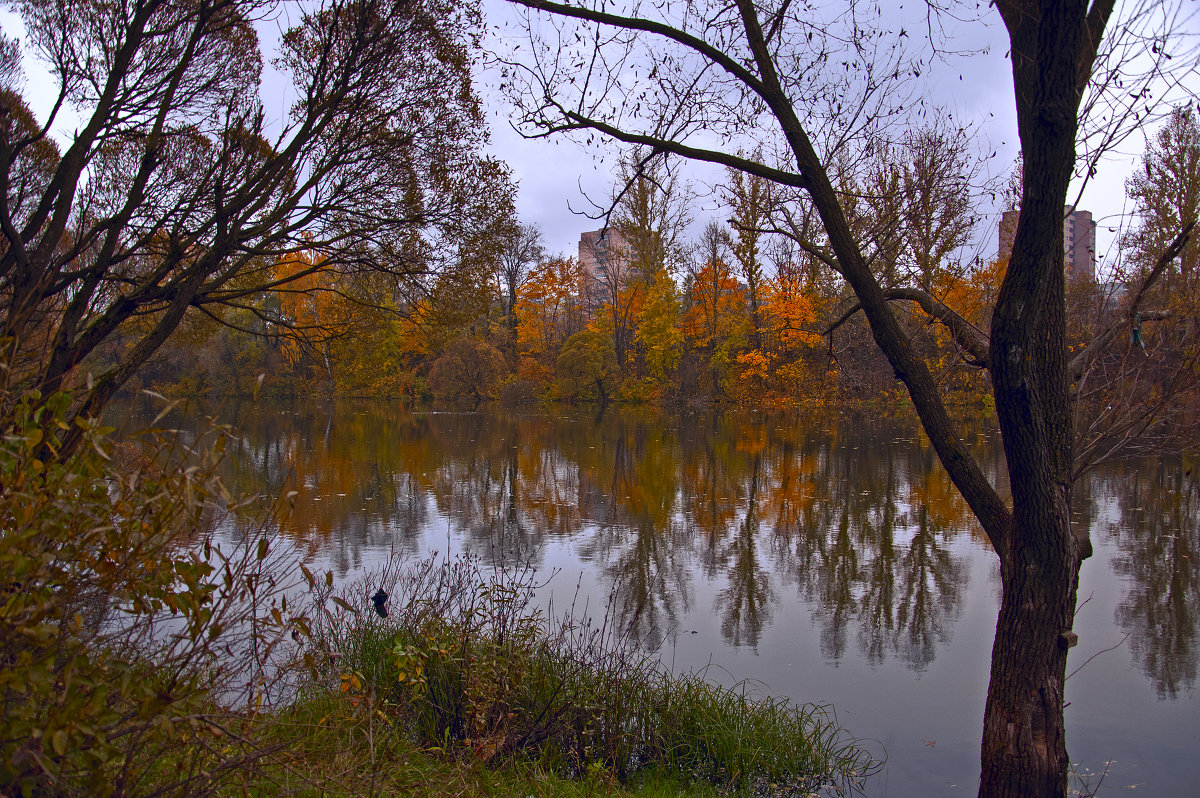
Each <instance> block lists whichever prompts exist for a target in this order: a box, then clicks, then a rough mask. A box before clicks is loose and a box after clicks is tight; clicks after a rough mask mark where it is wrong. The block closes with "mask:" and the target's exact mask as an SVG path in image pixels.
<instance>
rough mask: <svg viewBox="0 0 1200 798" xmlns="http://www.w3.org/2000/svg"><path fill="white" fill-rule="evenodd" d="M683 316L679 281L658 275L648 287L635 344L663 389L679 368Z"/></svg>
mask: <svg viewBox="0 0 1200 798" xmlns="http://www.w3.org/2000/svg"><path fill="white" fill-rule="evenodd" d="M681 315H682V306H681V303H680V301H679V290H678V289H677V288H676V286H675V280H673V279H672V278H671V276H670V275H668V274H666V273H665V272H664V273H661V274H659V275H657V276H656V277H655V278H654V280H653V281H652V282H651V283H650V284H649V285H648V286H647V287H646V305H645V307H644V308H643V309H642V317H641V320H640V321H639V323H638V328H637V333H636V334H635V335H634V340H635V341H636V343H637V344H638V346H640V347H641V350H642V357H643V358H644V359H645V362H646V370H647V372H649V376H650V378H651V379H652V380H654V381H655V382H657V383H658V384H660V385H663V384H665V383H666V382H667V381H668V380H669V379H670V378H671V377H672V376H673V375H674V373H675V369H676V368H677V367H678V366H679V360H680V356H681V355H682V346H683V331H682V329H681V318H680V317H681Z"/></svg>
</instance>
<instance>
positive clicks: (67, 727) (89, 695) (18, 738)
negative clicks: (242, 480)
mask: <svg viewBox="0 0 1200 798" xmlns="http://www.w3.org/2000/svg"><path fill="white" fill-rule="evenodd" d="M4 398H6V397H2V396H0V399H4ZM0 406H7V407H8V412H7V413H5V415H4V416H3V419H2V421H3V424H2V429H3V434H2V435H0V535H2V540H0V543H2V545H0V573H3V574H4V577H3V581H2V582H0V729H2V730H3V731H2V732H0V783H2V784H5V785H8V787H9V789H12V790H13V791H14V792H19V793H22V794H26V795H28V794H50V793H53V794H56V795H123V794H131V793H135V794H137V793H143V792H147V791H148V790H147V788H146V784H147V783H154V784H155V785H156V789H161V790H162V791H163V792H168V793H169V792H176V793H181V794H182V793H186V794H203V793H204V792H205V791H206V790H207V789H208V788H209V786H210V785H211V783H212V780H213V779H214V778H215V774H217V773H219V772H220V771H221V770H222V768H223V767H225V766H227V765H228V760H227V759H226V755H229V756H232V757H234V758H236V757H239V756H241V755H242V754H244V751H242V750H240V749H241V746H240V745H238V746H233V747H230V746H228V745H224V746H217V745H215V744H214V740H216V738H217V737H219V736H221V732H220V731H219V729H218V725H219V723H220V720H219V718H220V717H221V715H222V714H223V713H219V712H216V711H215V710H214V707H213V703H212V698H211V696H212V695H213V694H214V691H222V694H223V696H225V697H226V698H228V697H230V696H232V695H235V694H234V693H232V692H227V688H228V687H229V685H228V683H227V682H226V681H224V677H226V676H229V675H231V673H232V672H231V670H230V668H232V667H235V665H237V666H238V670H239V673H240V674H241V675H242V676H245V675H247V674H248V673H249V671H248V670H247V669H245V668H241V667H240V664H239V663H234V662H231V658H230V657H229V656H228V655H227V654H220V655H219V651H220V650H222V649H224V650H226V651H228V650H232V648H231V647H232V646H236V647H237V648H238V650H240V651H242V652H244V653H243V656H241V657H238V658H234V659H236V660H240V661H241V662H245V661H246V660H247V659H254V660H255V661H256V662H258V663H262V662H264V661H265V660H264V657H266V656H268V655H269V652H268V651H267V650H266V649H264V648H259V647H258V643H259V642H261V641H262V640H264V639H265V638H262V637H261V636H260V635H261V634H271V635H276V636H277V633H278V632H279V631H280V630H282V628H283V627H284V626H285V621H284V620H283V615H282V614H281V613H280V610H279V609H278V608H277V607H275V606H274V605H272V603H271V601H270V597H269V596H268V593H269V592H270V591H269V590H267V588H265V587H263V586H262V585H263V582H264V581H265V580H264V579H263V569H264V568H265V567H267V565H268V561H269V559H270V558H269V557H268V552H269V544H268V542H267V539H266V538H265V537H263V538H261V539H260V538H258V537H255V538H254V539H253V540H252V542H251V544H250V545H249V546H248V548H247V550H246V552H245V556H244V557H242V558H240V559H239V558H230V557H228V556H226V555H224V554H223V553H222V552H220V551H219V550H218V549H216V548H214V547H212V546H210V545H208V544H207V543H205V544H203V545H201V543H200V542H199V541H197V540H196V539H195V534H196V531H197V530H200V529H202V528H203V527H204V522H205V518H206V517H207V516H208V514H209V513H210V512H211V511H212V510H213V509H214V508H215V507H216V506H218V505H220V506H227V505H228V504H229V502H228V499H227V497H226V496H225V495H224V493H223V490H222V488H221V484H220V482H219V481H218V480H217V479H216V478H215V477H214V476H212V474H213V470H212V466H213V463H214V459H213V458H214V457H215V456H216V455H217V454H219V452H220V447H221V438H220V436H208V437H207V438H202V439H201V440H200V441H199V442H198V443H196V444H194V445H192V446H191V447H186V448H183V447H180V446H178V445H177V444H176V441H175V439H167V438H160V439H158V440H156V441H155V440H151V441H149V442H148V443H149V444H150V446H151V448H149V449H146V450H145V451H144V453H143V454H142V455H141V456H140V457H139V458H137V459H136V461H135V462H133V463H126V464H120V463H118V462H116V458H115V456H114V452H118V451H120V452H122V453H125V454H127V453H128V452H129V450H130V447H129V446H122V447H118V446H117V445H116V444H115V443H114V441H112V440H111V439H110V438H109V437H108V430H107V429H105V428H103V427H101V426H100V425H99V424H98V423H96V422H94V421H85V420H83V419H81V418H79V417H78V416H76V417H74V418H73V420H72V421H71V422H69V423H71V424H74V425H75V426H76V427H77V428H79V429H80V430H81V433H82V435H83V440H84V443H85V445H84V446H83V447H80V448H79V449H78V450H77V451H76V452H75V453H74V454H71V455H69V456H66V457H61V456H59V455H60V453H59V452H57V451H55V436H56V433H57V432H60V431H62V430H63V428H65V427H66V426H68V421H67V420H66V419H68V418H71V416H70V411H71V407H72V402H71V397H70V396H69V395H67V394H57V395H53V396H49V397H45V398H43V397H41V396H39V395H37V394H34V393H30V394H26V395H22V396H20V397H17V398H15V400H13V401H12V402H11V403H8V402H0ZM172 464H173V465H172ZM256 599H257V601H255V600H256ZM255 606H256V607H257V608H258V610H260V611H262V612H265V613H267V615H268V617H266V618H258V617H256V616H255V615H254V610H253V607H255ZM285 609H286V606H285ZM255 624H256V625H255ZM252 651H253V652H256V653H257V654H258V656H256V657H253V658H252V657H250V656H249V655H250V653H251V652H252ZM255 683H256V684H258V683H259V682H258V681H256V682H255ZM235 749H236V750H235ZM168 750H170V751H175V752H177V753H176V756H177V760H178V761H179V762H180V765H181V767H180V769H179V770H178V771H172V772H170V773H162V772H161V771H160V769H159V768H158V765H157V758H158V757H159V756H160V755H162V753H163V752H164V751H168ZM222 750H224V752H225V753H224V754H222V753H218V752H220V751H222Z"/></svg>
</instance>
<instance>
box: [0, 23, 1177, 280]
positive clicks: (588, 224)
mask: <svg viewBox="0 0 1200 798" xmlns="http://www.w3.org/2000/svg"><path fill="white" fill-rule="evenodd" d="M1128 1H1129V2H1144V1H1145V0H1128ZM1151 1H1153V0H1151ZM1197 5H1198V4H1197V3H1196V2H1195V0H1187V2H1185V7H1188V8H1189V11H1188V13H1191V14H1192V15H1193V16H1192V18H1191V19H1190V20H1189V21H1188V23H1187V27H1188V29H1189V30H1191V31H1193V32H1196V33H1200V24H1198V23H1197V19H1196V6H1197ZM893 6H894V8H893V10H890V11H888V12H887V13H888V14H895V15H896V18H897V20H898V21H897V26H901V25H905V24H907V25H908V26H909V28H910V30H912V31H913V32H914V33H915V34H916V35H918V36H919V35H921V34H920V31H921V29H923V27H924V25H923V23H922V22H917V23H916V24H913V20H911V19H910V20H908V22H905V21H903V17H904V15H906V14H911V13H914V12H913V11H912V8H914V7H915V8H917V9H918V10H920V9H923V8H924V5H923V4H921V3H910V4H909V6H910V9H909V10H908V11H901V10H899V9H902V8H903V4H893ZM484 8H485V12H486V15H487V21H488V23H489V31H490V32H491V33H490V35H489V41H490V42H491V43H495V42H496V38H495V37H496V36H504V35H506V32H507V33H511V32H512V31H513V27H512V25H513V20H515V19H516V16H515V11H514V9H513V8H512V7H511V6H510V5H509V4H508V3H506V2H504V0H485V1H484ZM918 13H920V15H921V19H922V20H923V18H924V16H923V14H924V12H923V11H918ZM985 13H986V16H985V18H984V21H983V22H982V23H981V22H978V21H973V22H969V23H961V24H960V25H959V29H958V30H950V31H947V33H948V34H949V35H951V36H952V37H953V40H954V41H956V42H959V43H960V46H961V47H963V48H964V49H970V50H972V51H976V52H977V54H975V55H973V56H972V57H970V58H969V59H957V60H952V61H951V62H950V63H946V64H942V65H941V66H940V67H939V69H938V71H935V72H933V73H932V74H933V79H932V82H931V83H930V84H929V92H930V94H931V96H932V99H933V101H934V102H935V103H937V104H939V105H942V106H944V107H946V108H948V109H950V110H951V112H952V113H953V114H954V115H955V117H956V118H957V119H958V120H959V121H960V122H972V123H975V124H976V125H977V126H978V130H979V135H980V137H981V138H980V145H981V146H980V149H981V150H985V151H989V152H988V154H989V155H990V154H991V152H994V153H995V156H994V157H992V158H990V160H989V161H988V164H989V168H990V169H991V170H992V171H993V172H994V173H996V174H1002V173H1006V172H1007V171H1008V170H1009V168H1010V167H1011V165H1012V163H1013V161H1014V159H1015V158H1016V155H1017V151H1018V146H1017V135H1016V121H1015V114H1014V103H1013V96H1012V91H1013V90H1012V81H1011V67H1010V64H1009V61H1008V58H1007V38H1006V34H1005V31H1004V28H1003V25H1002V24H1001V22H1000V19H999V16H998V14H997V13H996V12H995V11H994V9H991V8H990V7H989V8H987V9H986V11H985ZM0 26H2V27H3V29H4V31H5V32H6V33H8V34H9V35H16V36H18V37H21V38H23V36H22V34H23V30H22V28H21V25H20V20H19V18H17V17H16V16H15V15H14V14H12V13H11V12H10V11H8V10H3V11H0ZM260 35H263V38H264V47H265V48H267V49H269V48H270V41H269V40H270V39H271V38H273V37H274V36H275V35H277V31H267V30H262V31H260ZM267 61H268V63H269V57H268V59H267ZM26 72H27V75H28V82H27V86H26V94H27V97H28V99H29V101H30V104H31V106H32V107H33V110H34V112H35V113H44V112H46V111H48V108H49V103H50V102H51V100H52V95H53V87H51V86H49V84H48V81H47V80H46V78H45V75H44V72H41V74H39V69H38V67H37V65H36V64H35V63H32V62H31V59H30V54H29V53H26ZM494 84H495V78H494V76H489V75H487V74H484V75H481V82H480V90H481V93H482V95H483V97H484V101H485V107H486V108H487V110H488V116H489V122H490V127H491V130H492V140H491V142H490V145H489V149H490V151H491V152H492V153H493V154H495V155H496V156H498V157H500V158H502V159H503V160H504V161H506V162H507V163H508V164H509V166H510V167H511V169H512V172H513V175H514V177H515V178H516V180H517V182H518V184H519V195H518V206H517V207H518V211H519V214H520V217H521V219H522V221H524V222H527V223H533V224H536V225H537V226H538V227H539V228H540V229H541V230H542V233H543V236H544V240H545V242H546V245H547V248H548V249H549V250H550V251H551V252H553V253H563V254H566V255H574V254H575V253H576V245H577V242H578V240H579V234H580V233H581V232H582V231H585V230H592V229H595V228H596V227H598V226H599V223H598V222H596V221H594V220H593V219H589V218H587V217H586V216H583V215H580V214H579V212H580V211H592V212H594V211H595V208H594V207H593V205H592V204H591V203H590V202H589V201H588V199H587V197H588V196H591V197H592V198H594V199H596V200H598V201H602V200H604V199H605V198H606V197H607V196H608V194H609V192H610V191H611V186H612V178H611V175H612V171H613V169H614V165H615V154H616V153H617V148H615V147H610V148H608V150H607V151H606V150H605V149H604V148H601V147H597V146H593V147H591V148H585V147H582V146H579V145H577V144H575V143H573V142H572V141H570V140H568V139H565V138H552V139H548V140H547V139H542V140H527V139H523V138H522V137H521V136H520V135H518V134H517V133H516V132H515V131H514V130H513V129H512V127H511V125H510V121H509V120H510V109H509V108H508V106H507V104H506V102H505V101H504V100H503V98H502V97H500V95H499V94H498V93H497V92H496V91H495V89H494ZM263 94H264V102H265V104H266V107H267V112H268V114H272V113H276V112H277V113H279V114H280V115H282V114H283V113H284V109H285V108H286V107H287V100H286V98H285V96H284V95H283V93H282V90H281V89H280V88H279V84H278V81H277V80H275V79H273V76H272V75H271V74H270V70H269V68H268V74H267V75H265V80H264V87H263ZM269 95H270V96H269ZM68 122H70V124H68ZM73 126H74V124H73V122H71V121H70V120H69V118H64V120H63V123H62V124H60V125H59V126H58V128H59V130H60V136H61V131H62V130H69V129H70V128H71V127H73ZM1147 133H1151V134H1152V130H1148V131H1147ZM1144 141H1145V135H1135V136H1134V137H1132V138H1131V139H1129V140H1128V141H1127V142H1126V143H1125V144H1124V146H1123V148H1122V151H1121V152H1117V153H1113V154H1111V155H1110V156H1109V157H1108V159H1107V160H1106V161H1105V163H1104V164H1103V167H1102V169H1101V170H1100V172H1099V173H1098V174H1097V176H1096V177H1095V178H1094V179H1093V180H1092V181H1091V182H1090V183H1089V185H1088V187H1087V190H1086V192H1085V193H1084V195H1083V199H1082V201H1081V202H1080V205H1079V207H1080V208H1081V209H1085V210H1090V211H1092V212H1093V214H1095V217H1096V218H1097V220H1098V221H1099V222H1100V228H1099V240H1098V252H1099V253H1100V254H1101V256H1102V257H1103V256H1104V255H1105V253H1106V252H1108V248H1109V247H1110V246H1111V245H1112V242H1113V239H1114V236H1113V235H1112V234H1111V233H1110V232H1109V230H1108V229H1109V228H1110V227H1115V226H1116V225H1117V224H1118V223H1119V221H1120V217H1121V215H1122V214H1123V213H1124V210H1125V208H1124V195H1125V191H1124V183H1125V180H1126V178H1127V177H1128V175H1129V173H1130V172H1131V170H1132V169H1133V168H1135V167H1136V166H1137V164H1138V158H1139V157H1140V154H1141V152H1142V148H1143V145H1144ZM684 176H685V177H687V178H688V179H689V180H691V182H692V183H693V185H694V187H695V188H696V189H697V190H698V191H699V193H700V199H699V200H698V202H697V205H696V207H695V209H694V216H695V218H696V221H695V223H694V229H695V231H696V232H697V233H698V232H699V229H700V228H701V227H703V224H704V223H705V222H706V221H708V220H709V219H710V218H716V216H717V214H718V211H717V209H716V208H715V205H714V202H713V201H712V199H711V196H710V197H708V198H706V197H705V196H704V195H705V194H706V193H708V192H707V189H708V187H709V186H711V184H712V183H713V182H714V181H715V180H718V179H720V177H721V174H720V173H719V172H717V171H713V170H711V169H709V168H707V167H701V166H692V167H689V168H688V169H686V170H685V172H684ZM1073 196H1074V192H1073V193H1072V197H1073ZM995 226H996V219H995V218H994V215H993V216H990V217H989V218H988V219H987V220H986V221H985V227H984V228H983V230H982V231H981V232H980V238H981V239H982V241H983V246H982V247H981V252H982V254H984V255H985V256H991V255H994V254H995V251H996V233H995Z"/></svg>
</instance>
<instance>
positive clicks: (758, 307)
mask: <svg viewBox="0 0 1200 798" xmlns="http://www.w3.org/2000/svg"><path fill="white" fill-rule="evenodd" d="M726 175H727V176H726V181H727V185H726V186H725V189H724V198H725V204H726V205H728V206H729V209H730V216H729V225H730V227H731V228H733V229H732V237H733V247H732V248H733V257H734V259H735V260H736V261H737V265H738V269H739V271H740V272H741V275H742V280H743V281H745V283H746V302H747V305H748V306H749V310H750V343H751V345H752V346H753V347H754V348H755V349H759V350H761V349H762V348H763V339H762V328H763V320H762V303H763V279H764V277H763V264H762V257H761V255H762V253H761V252H760V242H761V241H762V239H763V236H764V230H765V229H766V227H767V225H768V220H769V217H770V215H771V197H770V186H771V183H770V181H768V180H767V179H765V178H762V177H759V176H758V175H753V174H749V173H747V172H743V171H741V170H739V169H733V168H729V169H727V170H726Z"/></svg>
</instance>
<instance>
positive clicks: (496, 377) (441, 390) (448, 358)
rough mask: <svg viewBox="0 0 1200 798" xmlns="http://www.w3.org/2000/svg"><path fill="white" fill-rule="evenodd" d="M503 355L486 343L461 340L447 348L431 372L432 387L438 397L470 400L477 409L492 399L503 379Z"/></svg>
mask: <svg viewBox="0 0 1200 798" xmlns="http://www.w3.org/2000/svg"><path fill="white" fill-rule="evenodd" d="M504 372H505V367H504V356H503V355H501V354H500V350H498V349H496V347H494V346H492V345H491V344H489V343H486V342H484V341H477V340H472V339H470V338H459V339H456V340H454V341H451V342H450V343H449V344H447V345H446V349H445V350H444V351H443V352H442V354H441V356H440V357H439V358H438V359H437V360H436V361H434V363H433V368H432V369H431V370H430V372H429V386H430V387H431V388H432V389H433V393H434V395H435V396H438V397H440V398H444V399H467V400H470V401H471V402H472V405H473V406H475V407H478V406H479V404H480V403H481V402H483V401H484V400H485V399H493V398H495V395H496V387H497V385H498V383H499V382H500V378H501V377H502V376H504Z"/></svg>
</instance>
